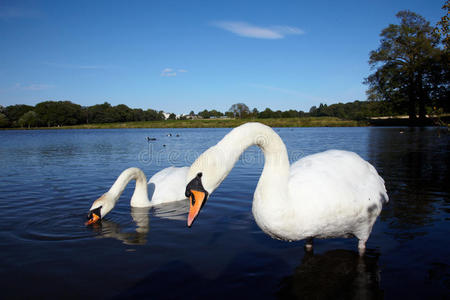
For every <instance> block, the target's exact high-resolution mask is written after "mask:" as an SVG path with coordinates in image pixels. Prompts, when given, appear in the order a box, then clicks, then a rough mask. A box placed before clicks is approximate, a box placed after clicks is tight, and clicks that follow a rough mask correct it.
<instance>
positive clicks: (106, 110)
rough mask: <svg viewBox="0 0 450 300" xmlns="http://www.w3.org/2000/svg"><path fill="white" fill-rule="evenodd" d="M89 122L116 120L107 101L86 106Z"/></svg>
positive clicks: (110, 121)
mask: <svg viewBox="0 0 450 300" xmlns="http://www.w3.org/2000/svg"><path fill="white" fill-rule="evenodd" d="M88 113H89V115H90V123H112V122H115V121H116V118H115V116H114V113H113V108H112V106H111V104H109V103H108V102H104V103H103V104H96V105H93V106H90V107H88Z"/></svg>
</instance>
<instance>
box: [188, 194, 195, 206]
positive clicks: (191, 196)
mask: <svg viewBox="0 0 450 300" xmlns="http://www.w3.org/2000/svg"><path fill="white" fill-rule="evenodd" d="M189 198H190V199H191V203H192V205H195V196H194V195H193V194H192V193H191V195H190V197H189Z"/></svg>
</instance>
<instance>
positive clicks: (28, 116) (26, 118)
mask: <svg viewBox="0 0 450 300" xmlns="http://www.w3.org/2000/svg"><path fill="white" fill-rule="evenodd" d="M37 124H38V116H37V114H36V113H35V112H34V111H32V110H30V111H29V112H27V113H25V114H24V115H23V116H22V117H21V118H20V119H19V125H20V126H21V127H28V128H30V127H33V126H36V125H37Z"/></svg>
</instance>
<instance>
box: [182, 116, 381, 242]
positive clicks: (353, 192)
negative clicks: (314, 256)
mask: <svg viewBox="0 0 450 300" xmlns="http://www.w3.org/2000/svg"><path fill="white" fill-rule="evenodd" d="M252 145H257V146H259V147H260V148H261V149H262V151H263V153H264V157H265V164H264V169H263V171H262V174H261V177H260V179H259V181H258V185H257V187H256V190H255V194H254V199H253V207H252V211H253V215H254V217H255V221H256V223H257V224H258V226H259V227H260V228H261V229H262V230H263V231H264V232H265V233H267V234H269V235H270V236H272V237H273V238H277V239H282V240H288V241H294V240H302V239H307V244H306V246H307V247H308V248H310V247H312V238H329V237H349V236H356V237H357V238H358V239H359V244H358V248H359V249H360V250H361V251H364V249H365V243H366V241H367V239H368V238H369V235H370V232H371V230H372V226H373V224H374V223H375V220H376V218H377V217H378V215H379V214H380V212H381V209H382V204H383V203H384V202H387V201H388V196H387V194H386V189H385V187H384V180H383V179H382V178H381V177H380V176H379V175H378V173H377V171H376V170H375V168H374V167H373V166H372V165H371V164H369V163H368V162H366V161H365V160H363V159H362V158H361V157H359V156H358V155H357V154H356V153H353V152H348V151H340V150H329V151H325V152H321V153H317V154H314V155H309V156H306V157H304V158H302V159H300V160H299V161H297V162H295V163H294V164H292V166H289V160H288V154H287V151H286V146H285V145H284V143H283V141H282V140H281V138H280V137H279V136H278V135H277V134H276V133H275V131H273V130H272V129H271V128H270V127H268V126H265V125H262V124H260V123H246V124H244V125H241V126H239V127H237V128H235V129H233V130H232V131H231V132H230V133H228V134H227V135H226V136H225V137H224V138H223V139H222V140H221V141H220V142H218V143H217V145H215V146H213V147H211V148H209V149H208V150H207V151H205V152H204V153H203V154H202V155H200V156H199V157H198V158H197V160H196V161H195V162H194V163H193V164H192V166H191V168H190V169H189V173H188V177H187V181H186V182H188V184H187V187H186V196H187V197H189V198H190V210H189V216H188V221H187V225H188V226H189V227H190V226H191V225H192V222H193V221H194V219H195V218H196V217H197V215H198V213H199V211H200V209H201V207H202V206H203V204H204V203H205V201H206V199H207V198H208V195H209V194H211V193H212V192H213V191H214V190H215V189H216V188H217V187H218V186H219V185H220V183H221V182H222V181H223V180H224V179H225V177H226V176H227V175H228V173H229V172H230V171H231V169H232V168H233V166H234V164H235V163H236V161H237V160H238V158H239V156H240V155H241V154H242V152H243V151H244V150H245V149H247V148H248V147H249V146H252Z"/></svg>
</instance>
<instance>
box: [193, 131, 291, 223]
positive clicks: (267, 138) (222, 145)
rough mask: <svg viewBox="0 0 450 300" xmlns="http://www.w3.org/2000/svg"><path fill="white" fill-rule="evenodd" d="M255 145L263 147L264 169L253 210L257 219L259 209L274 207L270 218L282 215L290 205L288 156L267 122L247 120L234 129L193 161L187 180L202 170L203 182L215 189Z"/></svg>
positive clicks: (207, 188) (205, 185) (210, 191)
mask: <svg viewBox="0 0 450 300" xmlns="http://www.w3.org/2000/svg"><path fill="white" fill-rule="evenodd" d="M252 145H257V146H258V147H259V148H261V150H262V151H263V153H264V158H265V163H264V169H263V172H262V174H261V177H260V179H259V181H258V186H257V188H256V191H255V196H254V201H253V214H254V215H255V219H256V221H257V222H258V219H261V217H262V216H261V214H260V212H261V211H263V210H265V211H268V210H270V211H271V214H270V218H280V217H281V216H282V215H283V213H284V211H285V210H287V209H289V205H287V203H286V201H288V180H289V158H288V154H287V150H286V146H285V145H284V143H283V141H282V140H281V138H280V137H279V136H278V134H276V133H275V131H273V129H272V128H270V127H268V126H266V125H263V124H260V123H246V124H244V125H242V126H239V127H237V128H235V129H233V130H232V131H231V132H230V133H228V134H227V135H226V136H225V137H224V138H223V139H222V140H221V141H220V142H219V143H217V145H215V146H213V147H211V148H209V149H208V150H207V151H205V152H204V153H203V154H202V155H200V157H199V158H198V159H197V160H196V161H195V162H194V163H193V164H192V166H191V168H190V170H189V173H188V178H187V179H188V182H189V181H190V180H191V179H192V178H194V177H195V176H196V174H197V173H198V172H202V173H203V177H202V181H203V186H204V188H205V189H206V190H207V191H208V192H209V193H212V192H213V191H214V190H215V189H216V188H217V187H218V186H219V185H220V183H221V182H222V181H223V180H224V179H225V177H226V176H227V175H228V173H229V172H230V171H231V169H232V168H233V166H234V165H235V163H236V162H237V160H238V159H239V157H240V155H241V154H242V153H243V152H244V151H245V149H247V148H248V147H250V146H252ZM263 207H264V209H262V208H263ZM263 223H265V222H263ZM258 224H260V222H258ZM260 226H262V225H261V224H260Z"/></svg>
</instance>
